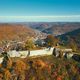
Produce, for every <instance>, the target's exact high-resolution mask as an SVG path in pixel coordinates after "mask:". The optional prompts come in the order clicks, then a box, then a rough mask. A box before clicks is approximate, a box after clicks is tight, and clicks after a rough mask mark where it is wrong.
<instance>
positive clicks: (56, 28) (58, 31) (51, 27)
mask: <svg viewBox="0 0 80 80" xmlns="http://www.w3.org/2000/svg"><path fill="white" fill-rule="evenodd" d="M20 24H24V25H27V26H29V27H30V28H32V29H35V30H38V31H40V32H43V33H46V34H52V35H54V36H57V35H62V34H65V33H67V32H70V31H73V30H75V29H78V28H80V23H79V22H23V23H20Z"/></svg>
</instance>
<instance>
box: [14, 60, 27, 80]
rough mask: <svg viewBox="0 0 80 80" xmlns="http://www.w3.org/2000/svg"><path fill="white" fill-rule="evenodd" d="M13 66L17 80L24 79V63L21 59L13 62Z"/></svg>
mask: <svg viewBox="0 0 80 80" xmlns="http://www.w3.org/2000/svg"><path fill="white" fill-rule="evenodd" d="M13 68H14V71H15V73H16V74H17V78H18V80H24V79H25V71H26V64H25V63H24V62H23V61H21V60H17V61H16V62H15V63H14V66H13Z"/></svg>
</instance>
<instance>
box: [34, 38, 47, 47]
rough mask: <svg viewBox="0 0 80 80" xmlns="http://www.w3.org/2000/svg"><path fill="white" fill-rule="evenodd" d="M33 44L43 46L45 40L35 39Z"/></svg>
mask: <svg viewBox="0 0 80 80" xmlns="http://www.w3.org/2000/svg"><path fill="white" fill-rule="evenodd" d="M35 44H36V45H37V46H44V44H45V41H44V40H43V39H37V40H36V41H35Z"/></svg>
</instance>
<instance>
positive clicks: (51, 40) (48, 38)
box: [45, 35, 59, 46]
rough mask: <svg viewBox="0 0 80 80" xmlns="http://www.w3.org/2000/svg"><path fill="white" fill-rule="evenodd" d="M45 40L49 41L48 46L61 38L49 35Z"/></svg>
mask: <svg viewBox="0 0 80 80" xmlns="http://www.w3.org/2000/svg"><path fill="white" fill-rule="evenodd" d="M45 42H46V43H47V46H55V45H56V44H57V43H58V42H59V40H58V39H57V38H56V37H54V36H53V35H48V36H47V38H46V39H45Z"/></svg>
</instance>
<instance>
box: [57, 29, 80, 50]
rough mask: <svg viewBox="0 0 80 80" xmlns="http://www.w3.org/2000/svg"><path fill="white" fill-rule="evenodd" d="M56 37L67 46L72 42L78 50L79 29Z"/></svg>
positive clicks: (79, 40) (79, 43) (79, 42)
mask: <svg viewBox="0 0 80 80" xmlns="http://www.w3.org/2000/svg"><path fill="white" fill-rule="evenodd" d="M57 37H58V38H59V39H60V40H61V42H64V44H69V43H70V40H74V42H75V44H76V45H77V47H78V48H79V50H80V28H79V29H76V30H74V31H71V32H68V33H65V34H63V35H59V36H57ZM73 44H74V43H73Z"/></svg>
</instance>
